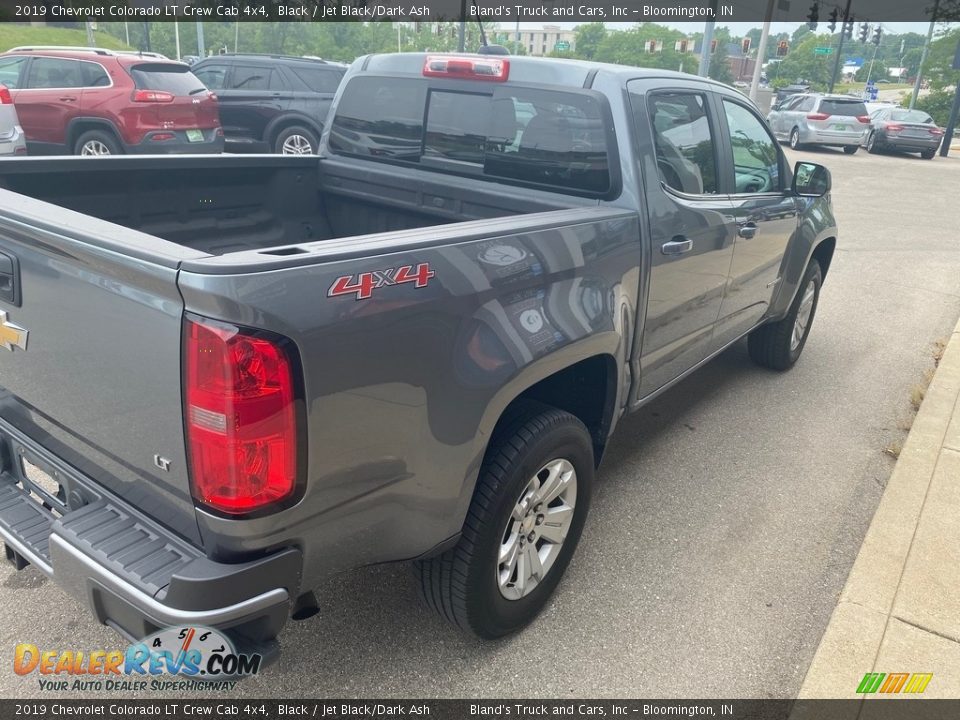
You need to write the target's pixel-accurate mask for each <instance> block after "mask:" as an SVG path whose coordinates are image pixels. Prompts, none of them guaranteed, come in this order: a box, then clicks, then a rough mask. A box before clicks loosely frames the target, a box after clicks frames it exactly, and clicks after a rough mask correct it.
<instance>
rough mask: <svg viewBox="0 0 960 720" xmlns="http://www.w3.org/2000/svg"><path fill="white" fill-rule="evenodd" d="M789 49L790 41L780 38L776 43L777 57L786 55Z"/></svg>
mask: <svg viewBox="0 0 960 720" xmlns="http://www.w3.org/2000/svg"><path fill="white" fill-rule="evenodd" d="M789 51H790V43H788V42H787V41H786V40H781V41H780V42H779V43H777V57H786V56H787V53H788V52H789Z"/></svg>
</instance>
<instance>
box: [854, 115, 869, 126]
mask: <svg viewBox="0 0 960 720" xmlns="http://www.w3.org/2000/svg"><path fill="white" fill-rule="evenodd" d="M857 122H862V123H864V124H867V123H869V122H870V116H869V115H857Z"/></svg>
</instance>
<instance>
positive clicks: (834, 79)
mask: <svg viewBox="0 0 960 720" xmlns="http://www.w3.org/2000/svg"><path fill="white" fill-rule="evenodd" d="M851 2H852V0H847V7H846V9H845V10H844V11H843V25H841V26H840V42H839V43H837V57H835V58H834V60H833V73H832V74H831V75H830V92H833V86H834V85H835V84H836V82H837V73H838V72H839V71H840V52H841V50H843V38H844V37H846V35H847V21H848V20H849V19H850V3H851Z"/></svg>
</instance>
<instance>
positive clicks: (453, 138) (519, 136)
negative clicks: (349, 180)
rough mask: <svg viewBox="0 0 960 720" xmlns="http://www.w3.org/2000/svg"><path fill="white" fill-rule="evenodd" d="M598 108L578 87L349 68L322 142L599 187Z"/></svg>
mask: <svg viewBox="0 0 960 720" xmlns="http://www.w3.org/2000/svg"><path fill="white" fill-rule="evenodd" d="M603 113H604V109H603V107H602V106H601V103H600V101H599V100H598V99H597V97H595V96H594V95H593V94H592V93H586V92H558V91H552V90H539V89H531V88H517V87H511V86H504V87H498V88H495V89H492V90H487V89H486V88H484V89H483V91H480V90H474V88H473V87H470V88H464V90H462V91H461V90H460V89H459V88H458V89H455V90H454V89H450V90H447V89H442V90H441V89H433V90H431V89H429V88H428V83H426V82H424V81H421V80H412V79H397V78H373V77H370V78H364V77H358V78H354V79H352V80H350V83H349V85H348V86H347V88H346V89H345V91H344V93H343V95H342V97H341V99H340V103H339V106H338V108H337V114H336V117H334V120H333V125H332V128H331V137H330V147H331V149H332V150H334V151H338V152H343V153H349V154H360V155H366V156H373V157H380V158H384V159H394V160H405V161H410V162H421V160H422V161H423V162H424V163H429V164H430V166H431V167H435V168H438V169H443V170H449V171H452V172H463V173H467V174H473V175H483V176H486V177H490V178H497V179H501V180H508V181H517V182H520V183H523V184H529V185H536V186H546V187H551V188H559V189H561V190H568V191H574V192H577V193H586V194H591V195H592V194H603V193H606V192H608V191H609V190H610V188H611V186H612V182H611V172H610V162H609V153H610V152H611V150H610V149H609V148H608V145H607V137H606V130H605V128H606V127H607V126H608V120H606V119H605V118H604V114H603Z"/></svg>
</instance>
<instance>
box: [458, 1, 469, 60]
mask: <svg viewBox="0 0 960 720" xmlns="http://www.w3.org/2000/svg"><path fill="white" fill-rule="evenodd" d="M466 34H467V0H460V36H459V37H458V38H457V52H463V49H464V47H466Z"/></svg>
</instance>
